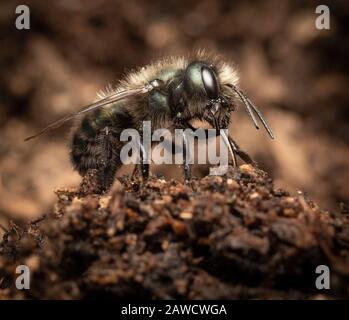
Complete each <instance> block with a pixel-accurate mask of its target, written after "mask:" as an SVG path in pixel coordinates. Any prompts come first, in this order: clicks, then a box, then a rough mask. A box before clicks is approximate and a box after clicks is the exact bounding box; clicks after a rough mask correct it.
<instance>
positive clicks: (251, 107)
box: [232, 86, 274, 139]
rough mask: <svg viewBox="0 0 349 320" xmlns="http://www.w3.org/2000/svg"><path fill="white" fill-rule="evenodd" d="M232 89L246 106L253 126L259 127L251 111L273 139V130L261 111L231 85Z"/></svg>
mask: <svg viewBox="0 0 349 320" xmlns="http://www.w3.org/2000/svg"><path fill="white" fill-rule="evenodd" d="M232 88H233V90H234V91H235V92H236V93H237V95H238V96H239V97H240V99H241V101H242V102H243V104H244V106H245V107H246V110H247V113H248V114H249V116H250V117H251V119H252V121H253V123H254V125H255V127H256V128H257V129H259V125H258V123H257V119H256V117H255V115H254V113H253V112H255V113H256V114H257V116H258V118H259V120H260V121H261V122H262V124H263V126H264V128H265V130H267V132H268V134H269V136H270V138H271V139H274V134H273V131H272V130H271V128H270V126H269V124H268V123H267V121H266V120H265V119H264V117H263V115H262V113H261V112H260V111H259V110H258V108H257V107H256V106H255V105H254V104H253V103H252V102H251V100H250V99H249V98H248V97H247V96H246V95H245V94H244V93H243V92H242V91H241V90H240V89H239V88H237V87H235V86H232Z"/></svg>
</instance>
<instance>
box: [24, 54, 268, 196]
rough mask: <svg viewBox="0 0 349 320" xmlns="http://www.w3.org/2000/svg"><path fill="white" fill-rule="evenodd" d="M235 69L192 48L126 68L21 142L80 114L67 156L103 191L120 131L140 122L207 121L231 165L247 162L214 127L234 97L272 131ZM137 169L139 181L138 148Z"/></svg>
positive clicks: (186, 124)
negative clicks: (91, 98)
mask: <svg viewBox="0 0 349 320" xmlns="http://www.w3.org/2000/svg"><path fill="white" fill-rule="evenodd" d="M238 81H239V77H238V73H237V71H236V69H235V68H234V67H233V66H232V65H231V64H229V63H227V62H225V61H224V60H223V59H222V58H220V57H218V56H216V55H212V54H207V53H206V52H204V51H198V52H196V53H194V54H191V55H189V56H188V57H170V58H166V59H163V60H160V61H157V62H154V63H152V64H150V65H148V66H146V67H143V68H141V69H139V70H136V71H133V72H130V73H129V74H128V75H126V76H125V77H124V78H123V79H122V80H121V81H120V82H119V83H118V85H117V86H116V88H115V89H110V90H107V91H106V92H104V93H102V94H101V95H100V99H99V100H98V101H97V102H94V103H92V104H90V105H88V106H85V107H84V108H82V109H81V110H80V111H78V112H75V113H73V114H70V115H68V116H66V117H64V118H62V119H60V120H58V121H56V122H53V123H52V124H50V125H49V126H47V127H46V128H44V129H43V130H41V131H40V132H38V133H37V134H35V135H33V136H30V137H28V138H27V139H26V141H28V140H30V139H33V138H36V137H38V136H40V135H41V134H43V133H45V132H47V131H50V130H52V129H54V128H57V127H59V126H60V125H62V124H63V123H65V122H67V121H69V120H72V119H74V118H76V117H79V116H83V117H82V119H81V121H80V123H79V125H78V127H77V128H76V129H75V130H74V132H73V135H72V138H71V142H70V158H71V161H72V163H73V165H74V168H75V169H76V170H78V172H79V173H80V175H81V176H86V175H87V174H89V172H91V170H92V171H93V172H95V175H96V185H97V186H96V189H97V190H99V191H105V190H107V189H108V188H109V187H110V185H111V184H112V183H113V181H114V177H115V173H116V171H117V169H118V168H120V167H121V165H122V162H121V161H120V150H121V148H122V146H123V145H124V142H122V141H120V134H121V132H122V131H123V130H124V129H126V128H134V129H136V130H138V131H139V132H140V133H141V129H142V128H141V125H142V123H143V121H149V120H150V121H151V124H152V130H156V129H158V128H172V129H186V128H190V129H195V128H194V127H193V125H192V124H191V123H192V121H193V120H200V121H205V122H207V123H209V124H210V125H211V126H212V127H213V128H215V129H216V130H217V131H216V132H217V134H221V135H222V138H223V141H224V142H225V143H226V145H227V147H228V150H229V153H230V154H231V157H232V162H233V165H234V166H236V165H237V160H236V156H239V157H240V158H241V159H242V160H243V161H245V162H252V159H251V158H250V157H249V156H248V154H247V153H246V152H244V151H242V150H241V149H240V148H239V147H238V145H237V144H236V143H235V141H234V140H233V139H232V138H231V137H230V136H228V135H227V134H225V133H224V132H223V131H220V129H222V128H227V127H228V125H229V122H230V115H231V112H233V111H235V107H236V101H237V100H238V99H239V100H241V101H242V103H243V105H244V106H245V108H246V111H247V113H248V115H249V116H250V118H251V119H252V121H253V123H254V125H255V127H256V128H257V129H258V128H259V125H258V123H257V118H259V120H260V121H261V123H262V124H263V126H264V127H265V129H266V131H267V132H268V134H269V136H270V137H271V138H272V139H274V135H273V132H272V130H271V128H270V126H269V125H268V123H267V122H266V120H265V119H264V118H263V116H262V114H261V112H260V111H259V110H258V109H257V107H256V106H255V105H254V104H253V103H252V102H251V100H250V99H249V98H248V97H247V96H246V95H245V94H244V93H243V91H242V90H241V89H240V88H239V87H238ZM187 147H188V146H187V144H186V139H184V141H183V168H184V176H185V179H186V180H189V179H190V178H191V171H190V165H189V164H188V163H187V161H186V156H185V155H186V152H187ZM140 150H141V152H140V157H141V161H140V170H141V173H142V176H143V178H144V179H147V178H148V176H149V163H145V161H143V160H144V157H145V154H144V149H143V148H140Z"/></svg>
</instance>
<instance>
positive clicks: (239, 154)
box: [229, 136, 255, 164]
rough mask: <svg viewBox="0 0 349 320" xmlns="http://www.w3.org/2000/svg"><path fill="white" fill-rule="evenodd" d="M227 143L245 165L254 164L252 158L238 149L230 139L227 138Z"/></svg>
mask: <svg viewBox="0 0 349 320" xmlns="http://www.w3.org/2000/svg"><path fill="white" fill-rule="evenodd" d="M229 142H230V144H231V146H232V148H233V150H234V151H235V153H236V154H237V155H238V156H239V157H240V158H241V159H242V160H243V161H244V162H246V163H248V164H254V163H255V161H253V160H252V158H251V157H250V156H249V155H248V153H247V152H245V151H243V150H241V149H240V147H239V146H238V145H237V143H236V142H235V141H234V140H233V138H232V137H230V136H229Z"/></svg>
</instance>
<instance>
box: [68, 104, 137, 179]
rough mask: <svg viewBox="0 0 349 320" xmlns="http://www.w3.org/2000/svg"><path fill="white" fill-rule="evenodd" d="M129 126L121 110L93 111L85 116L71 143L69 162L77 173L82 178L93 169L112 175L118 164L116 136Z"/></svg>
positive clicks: (129, 119) (130, 123) (119, 145)
mask: <svg viewBox="0 0 349 320" xmlns="http://www.w3.org/2000/svg"><path fill="white" fill-rule="evenodd" d="M111 111H113V110H111ZM129 126H132V121H131V118H130V116H129V115H128V114H126V113H125V112H124V111H122V110H117V111H116V112H115V111H114V112H110V111H109V112H108V113H107V112H105V111H104V110H97V111H96V112H94V113H92V114H90V115H87V116H85V118H83V120H82V121H81V123H80V126H79V127H78V128H77V129H76V131H75V132H74V134H73V137H72V141H71V152H70V155H71V161H72V163H73V165H74V167H75V168H76V169H77V170H78V171H79V173H80V174H81V175H85V174H86V173H87V171H88V170H89V169H97V170H99V171H105V172H108V171H109V172H110V174H114V172H115V170H116V169H117V168H118V167H119V166H120V165H121V163H120V159H119V152H120V149H121V143H120V140H119V136H120V133H121V131H122V129H123V128H127V127H129Z"/></svg>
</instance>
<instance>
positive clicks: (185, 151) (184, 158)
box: [183, 134, 191, 182]
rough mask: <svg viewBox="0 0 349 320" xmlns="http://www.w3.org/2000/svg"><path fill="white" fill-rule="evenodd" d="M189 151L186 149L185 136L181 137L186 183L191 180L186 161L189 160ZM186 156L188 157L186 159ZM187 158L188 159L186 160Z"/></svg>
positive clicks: (186, 141)
mask: <svg viewBox="0 0 349 320" xmlns="http://www.w3.org/2000/svg"><path fill="white" fill-rule="evenodd" d="M189 152H190V150H189V148H188V139H187V136H186V134H184V135H183V169H184V179H185V181H186V182H188V181H189V180H190V179H191V170H190V164H189V162H188V159H190V153H189ZM187 155H188V157H187ZM187 158H188V159H187Z"/></svg>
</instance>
